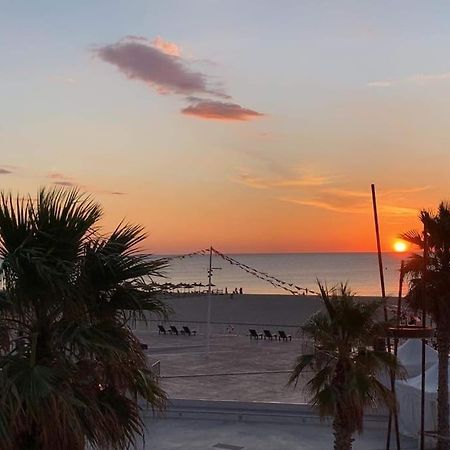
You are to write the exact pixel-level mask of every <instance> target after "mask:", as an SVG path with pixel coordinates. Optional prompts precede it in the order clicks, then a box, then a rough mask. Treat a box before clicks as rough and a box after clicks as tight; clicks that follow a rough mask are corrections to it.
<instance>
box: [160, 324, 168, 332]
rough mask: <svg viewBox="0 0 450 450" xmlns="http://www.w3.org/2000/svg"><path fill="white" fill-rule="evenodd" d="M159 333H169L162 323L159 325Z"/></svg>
mask: <svg viewBox="0 0 450 450" xmlns="http://www.w3.org/2000/svg"><path fill="white" fill-rule="evenodd" d="M158 334H167V330H166V329H165V328H164V327H163V326H162V325H158Z"/></svg>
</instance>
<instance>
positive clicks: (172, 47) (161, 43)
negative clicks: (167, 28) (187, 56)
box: [152, 36, 181, 56]
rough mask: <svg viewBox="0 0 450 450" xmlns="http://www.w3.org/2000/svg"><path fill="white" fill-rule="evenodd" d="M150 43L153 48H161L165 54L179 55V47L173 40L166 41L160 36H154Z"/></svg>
mask: <svg viewBox="0 0 450 450" xmlns="http://www.w3.org/2000/svg"><path fill="white" fill-rule="evenodd" d="M152 44H153V45H154V47H155V48H157V49H158V50H161V51H162V52H163V53H165V54H166V55H171V56H180V55H181V50H180V47H178V45H177V44H175V43H174V42H169V41H166V40H164V39H163V38H162V37H161V36H156V38H155V39H153V41H152Z"/></svg>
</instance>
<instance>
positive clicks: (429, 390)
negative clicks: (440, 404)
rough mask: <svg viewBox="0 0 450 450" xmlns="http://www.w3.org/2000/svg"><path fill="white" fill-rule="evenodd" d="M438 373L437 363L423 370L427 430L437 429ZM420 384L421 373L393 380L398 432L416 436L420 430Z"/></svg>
mask: <svg viewBox="0 0 450 450" xmlns="http://www.w3.org/2000/svg"><path fill="white" fill-rule="evenodd" d="M449 369H450V367H449ZM438 373H439V366H438V364H437V363H435V364H433V365H432V366H431V367H430V368H429V369H428V370H427V371H426V372H425V429H426V430H428V431H432V430H436V429H437V387H438ZM421 385H422V375H421V374H419V375H417V376H415V377H413V378H409V379H407V380H405V381H396V382H395V388H396V394H397V400H398V404H399V428H400V433H402V434H404V435H406V436H412V437H417V436H418V433H419V430H420V396H421ZM449 388H450V380H449Z"/></svg>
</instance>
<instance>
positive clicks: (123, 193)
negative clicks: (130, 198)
mask: <svg viewBox="0 0 450 450" xmlns="http://www.w3.org/2000/svg"><path fill="white" fill-rule="evenodd" d="M109 194H111V195H126V192H120V191H111V192H109Z"/></svg>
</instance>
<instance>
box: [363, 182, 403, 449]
mask: <svg viewBox="0 0 450 450" xmlns="http://www.w3.org/2000/svg"><path fill="white" fill-rule="evenodd" d="M370 188H371V190H372V206H373V218H374V222H375V236H376V240H377V253H378V269H379V272H380V285H381V298H382V300H383V312H384V320H385V321H386V322H387V321H388V313H387V306H386V289H385V285H384V271H383V257H382V253H381V242H380V226H379V224H378V211H377V196H376V193H375V185H374V184H371V185H370ZM386 344H387V351H388V352H389V353H390V352H391V340H390V339H389V337H388V338H387V339H386ZM390 379H391V390H392V391H393V394H394V395H395V375H394V372H393V371H392V370H390ZM394 422H395V429H396V435H397V449H398V450H400V447H399V445H400V438H399V433H398V417H397V412H396V411H394ZM391 429H392V411H389V418H388V431H387V437H386V450H389V449H390V446H391Z"/></svg>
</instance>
